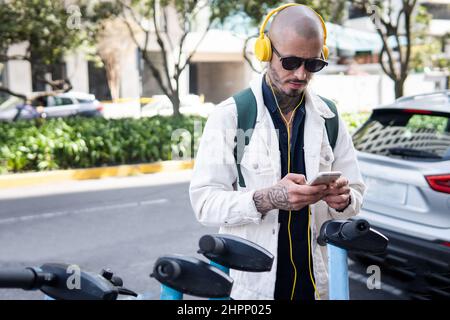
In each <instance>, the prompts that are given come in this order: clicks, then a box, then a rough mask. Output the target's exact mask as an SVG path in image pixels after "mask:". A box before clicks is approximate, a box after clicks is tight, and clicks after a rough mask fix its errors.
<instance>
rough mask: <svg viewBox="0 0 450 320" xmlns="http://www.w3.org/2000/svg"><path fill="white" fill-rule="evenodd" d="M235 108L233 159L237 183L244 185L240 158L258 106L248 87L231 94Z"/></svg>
mask: <svg viewBox="0 0 450 320" xmlns="http://www.w3.org/2000/svg"><path fill="white" fill-rule="evenodd" d="M233 98H234V101H235V102H236V109H237V130H236V137H235V139H234V140H235V142H236V145H235V147H234V159H235V162H236V167H237V172H238V183H239V186H241V187H242V188H244V187H245V181H244V177H243V176H242V172H241V160H242V157H243V156H244V148H245V146H246V145H248V144H249V143H250V138H251V137H252V134H253V129H254V128H255V125H256V115H257V112H258V108H257V105H256V98H255V95H254V94H253V92H252V90H251V89H250V88H247V89H245V90H243V91H241V92H239V93H237V94H235V95H234V96H233Z"/></svg>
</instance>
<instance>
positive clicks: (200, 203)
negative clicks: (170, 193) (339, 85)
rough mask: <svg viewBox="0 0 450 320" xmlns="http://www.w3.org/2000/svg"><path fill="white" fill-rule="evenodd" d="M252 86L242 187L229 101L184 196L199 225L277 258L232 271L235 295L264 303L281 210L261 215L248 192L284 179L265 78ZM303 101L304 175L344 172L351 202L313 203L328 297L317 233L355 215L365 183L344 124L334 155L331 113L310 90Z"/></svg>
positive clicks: (318, 267) (318, 263) (319, 271)
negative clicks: (265, 268)
mask: <svg viewBox="0 0 450 320" xmlns="http://www.w3.org/2000/svg"><path fill="white" fill-rule="evenodd" d="M250 86H251V89H252V91H253V93H254V95H255V97H256V101H257V108H258V114H257V119H256V125H255V130H254V132H253V135H252V138H251V139H250V143H249V144H248V146H246V147H245V152H244V156H243V158H242V161H241V171H242V175H243V176H244V179H245V183H246V187H245V188H241V187H240V186H239V184H237V183H236V181H237V169H236V165H235V160H234V156H233V149H234V145H235V142H234V137H235V134H236V128H237V111H236V104H235V102H234V99H233V98H229V99H227V100H225V101H224V102H222V103H221V104H220V105H218V106H217V107H216V110H214V111H213V113H212V114H211V115H210V116H209V118H208V121H207V123H206V125H205V128H204V131H203V136H202V138H201V141H200V145H199V148H198V152H197V156H196V161H195V165H194V170H193V176H192V180H191V183H190V187H189V193H190V199H191V204H192V207H193V210H194V212H195V215H196V218H197V219H198V221H199V222H200V223H202V224H203V225H206V226H217V227H220V230H219V232H220V233H226V234H232V235H235V236H238V237H243V238H246V239H248V240H250V241H253V242H255V243H256V244H258V245H260V246H262V247H263V248H265V249H267V250H269V251H270V252H271V253H272V254H273V255H274V256H275V260H274V264H273V267H272V270H271V271H270V272H265V273H250V272H240V271H236V270H231V272H230V275H231V277H232V278H233V279H234V285H233V289H232V293H231V297H232V298H234V299H266V300H267V299H273V297H274V290H275V278H276V270H277V265H276V261H277V245H278V231H279V223H278V211H279V210H278V209H276V210H271V211H269V212H268V213H267V214H266V215H265V216H264V217H263V218H262V215H261V213H260V212H258V210H257V209H256V207H255V203H254V201H253V194H254V193H255V191H256V190H259V189H263V188H267V187H271V186H273V185H274V184H276V183H277V182H278V181H279V180H280V179H281V178H282V177H281V163H280V151H279V143H278V138H277V132H276V130H275V127H274V125H273V122H272V118H271V117H270V114H269V113H268V110H267V108H266V106H265V105H264V101H263V96H262V76H260V77H258V78H257V79H255V80H254V81H252V82H251V84H250ZM305 99H306V100H305V108H306V118H305V129H304V155H305V166H306V177H307V178H312V177H314V176H316V175H317V173H318V172H320V171H331V170H333V171H341V172H342V173H343V176H344V177H346V178H347V179H348V180H349V184H350V188H351V204H350V206H348V207H347V208H346V209H345V210H344V211H343V212H337V211H336V210H334V209H332V208H330V207H328V205H327V204H326V202H324V201H319V202H317V203H316V204H314V205H311V206H310V207H311V219H312V220H311V230H310V232H311V238H312V242H311V246H312V260H313V269H314V278H315V282H316V287H317V291H318V294H319V296H320V299H328V265H327V251H326V247H321V246H318V245H317V241H316V238H317V233H318V231H319V230H320V227H321V225H322V224H323V222H325V221H327V220H330V219H347V218H349V217H352V216H354V215H356V214H357V213H358V212H359V210H360V208H361V205H362V201H363V194H364V190H365V185H364V183H363V180H362V177H361V174H360V170H359V167H358V163H357V159H356V151H355V149H354V147H353V143H352V139H351V137H350V135H349V133H348V131H347V129H346V125H345V123H344V122H343V121H342V119H340V120H339V132H338V137H337V141H336V146H335V148H334V150H333V149H332V148H331V146H330V144H329V141H328V136H327V131H326V128H325V120H324V118H332V117H334V116H335V115H334V113H333V112H332V111H331V110H330V109H329V108H328V106H327V105H326V104H325V102H323V101H322V99H320V98H319V97H318V96H317V95H315V94H314V93H313V92H311V91H310V90H309V89H307V91H306V95H305ZM317 298H318V295H317V293H316V299H317Z"/></svg>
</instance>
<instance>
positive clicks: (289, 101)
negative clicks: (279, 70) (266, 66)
mask: <svg viewBox="0 0 450 320" xmlns="http://www.w3.org/2000/svg"><path fill="white" fill-rule="evenodd" d="M266 82H267V83H268V84H269V86H271V87H272V88H273V93H274V94H275V97H276V100H277V101H278V106H279V108H280V110H281V112H282V113H283V114H284V115H287V114H289V113H290V112H291V111H293V110H294V109H295V108H296V106H297V105H298V104H299V103H300V101H301V100H302V98H303V95H304V93H303V94H302V95H300V96H296V97H291V96H288V95H286V94H285V93H283V92H281V91H280V90H279V89H278V88H277V87H276V86H274V85H273V81H272V80H271V79H270V77H269V75H268V74H266Z"/></svg>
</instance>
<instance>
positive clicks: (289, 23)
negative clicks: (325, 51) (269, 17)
mask: <svg viewBox="0 0 450 320" xmlns="http://www.w3.org/2000/svg"><path fill="white" fill-rule="evenodd" d="M292 33H295V34H296V35H297V36H299V37H301V38H304V39H308V40H310V39H311V40H312V39H320V40H322V41H323V27H322V23H321V21H320V18H319V17H318V16H317V14H316V13H315V12H314V11H312V10H311V9H310V8H308V7H306V6H292V7H287V8H286V9H283V10H282V11H280V12H278V13H277V15H276V16H275V18H274V19H273V21H272V24H271V25H270V28H269V38H270V40H271V41H272V42H273V43H275V44H278V43H280V41H283V39H286V35H287V34H292Z"/></svg>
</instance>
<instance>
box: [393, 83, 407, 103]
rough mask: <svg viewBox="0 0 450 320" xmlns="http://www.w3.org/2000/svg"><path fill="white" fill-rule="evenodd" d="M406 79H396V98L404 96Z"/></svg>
mask: <svg viewBox="0 0 450 320" xmlns="http://www.w3.org/2000/svg"><path fill="white" fill-rule="evenodd" d="M404 84H405V79H399V80H397V81H395V99H397V98H400V97H403V86H404Z"/></svg>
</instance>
